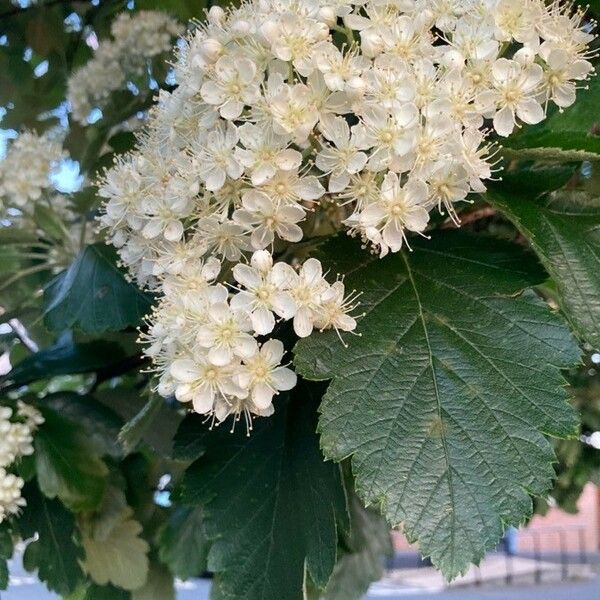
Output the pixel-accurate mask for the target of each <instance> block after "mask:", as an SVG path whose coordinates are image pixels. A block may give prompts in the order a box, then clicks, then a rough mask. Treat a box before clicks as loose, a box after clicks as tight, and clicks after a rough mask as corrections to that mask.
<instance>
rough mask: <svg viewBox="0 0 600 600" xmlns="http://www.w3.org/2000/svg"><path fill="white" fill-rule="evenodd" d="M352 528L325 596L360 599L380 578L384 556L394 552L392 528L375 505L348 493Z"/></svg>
mask: <svg viewBox="0 0 600 600" xmlns="http://www.w3.org/2000/svg"><path fill="white" fill-rule="evenodd" d="M348 496H349V497H348V505H349V508H350V531H349V532H348V533H346V534H343V548H344V550H343V552H341V553H340V557H339V558H338V562H337V563H336V565H335V568H334V570H333V574H332V575H331V579H330V580H329V582H328V584H327V587H326V588H325V591H324V593H323V595H322V598H323V600H360V598H362V597H363V596H364V594H366V592H367V589H368V588H369V585H370V584H371V583H372V582H373V581H378V580H379V579H381V577H382V575H383V572H384V568H385V559H386V558H387V557H389V556H391V554H392V541H391V539H390V528H389V526H388V524H387V523H386V521H385V519H384V518H383V517H382V516H381V515H380V514H379V513H378V512H376V511H374V510H373V509H369V508H365V507H364V506H363V504H362V502H361V500H360V499H359V498H358V496H357V495H356V494H355V493H354V492H353V491H350V492H349V494H348Z"/></svg>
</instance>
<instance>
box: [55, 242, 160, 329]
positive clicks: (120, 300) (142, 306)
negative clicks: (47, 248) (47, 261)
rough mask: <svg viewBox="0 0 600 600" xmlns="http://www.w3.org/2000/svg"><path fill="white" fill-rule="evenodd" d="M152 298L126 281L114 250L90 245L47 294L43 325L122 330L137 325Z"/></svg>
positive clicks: (148, 308)
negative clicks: (117, 264) (118, 266)
mask: <svg viewBox="0 0 600 600" xmlns="http://www.w3.org/2000/svg"><path fill="white" fill-rule="evenodd" d="M151 303H152V301H151V299H150V297H149V296H147V295H146V294H144V292H142V291H141V290H140V289H139V288H138V287H137V286H135V285H134V284H133V283H130V282H129V281H127V280H126V279H125V277H124V276H123V273H122V272H121V271H120V270H119V269H118V268H117V266H116V264H115V253H114V251H113V250H112V249H111V248H109V247H108V246H106V245H105V244H103V243H98V244H93V245H91V246H87V247H86V248H85V249H84V250H83V251H82V252H81V254H80V255H79V256H78V257H77V258H76V259H75V262H74V263H73V264H72V265H71V266H70V267H69V268H68V269H67V270H66V271H63V272H62V273H60V274H59V275H58V276H57V277H56V278H55V279H53V280H52V282H51V283H50V284H49V285H48V286H47V288H46V290H45V291H44V322H45V323H46V326H47V327H48V328H49V329H51V330H52V331H57V332H60V331H63V330H65V329H70V328H72V327H79V328H80V329H81V330H82V331H85V332H86V333H100V332H103V331H119V330H121V329H125V328H126V327H128V326H136V325H138V324H139V323H140V322H141V320H142V318H143V317H144V315H145V314H146V313H147V312H148V311H149V310H150V306H151Z"/></svg>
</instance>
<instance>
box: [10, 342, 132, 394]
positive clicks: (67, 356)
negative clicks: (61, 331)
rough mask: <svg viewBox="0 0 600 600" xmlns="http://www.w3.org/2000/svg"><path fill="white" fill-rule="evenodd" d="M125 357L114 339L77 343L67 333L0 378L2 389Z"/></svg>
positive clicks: (85, 370)
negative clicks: (110, 340) (112, 340)
mask: <svg viewBox="0 0 600 600" xmlns="http://www.w3.org/2000/svg"><path fill="white" fill-rule="evenodd" d="M124 358H125V354H124V352H123V349H122V348H121V346H120V345H119V344H116V343H114V342H108V341H104V340H98V341H95V342H86V343H83V344H76V343H74V342H73V341H72V339H71V338H70V337H69V336H66V337H63V338H61V339H60V340H59V341H58V342H57V343H56V344H55V345H54V346H51V347H50V348H46V349H45V350H40V351H39V352H36V353H35V354H32V355H31V356H28V357H27V358H25V359H23V360H22V361H20V362H18V363H17V364H16V365H15V366H14V367H13V368H12V370H11V371H9V372H8V373H7V374H6V375H5V376H4V377H0V388H2V387H16V386H21V385H25V384H27V383H31V382H32V381H37V380H38V379H47V378H49V377H54V376H55V375H74V374H76V373H89V372H93V371H98V370H100V369H102V368H105V367H110V366H114V365H116V364H118V363H120V362H121V361H123V359H124Z"/></svg>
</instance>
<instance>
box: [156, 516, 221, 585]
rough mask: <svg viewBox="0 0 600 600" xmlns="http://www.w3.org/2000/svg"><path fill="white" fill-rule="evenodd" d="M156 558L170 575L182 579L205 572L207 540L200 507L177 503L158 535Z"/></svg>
mask: <svg viewBox="0 0 600 600" xmlns="http://www.w3.org/2000/svg"><path fill="white" fill-rule="evenodd" d="M158 541H159V554H158V556H159V558H160V559H161V560H162V562H164V563H165V564H166V565H169V568H170V569H171V572H172V573H173V575H175V576H176V577H178V578H179V579H182V580H184V581H185V580H186V579H190V578H192V577H199V576H200V575H202V573H204V571H206V558H207V555H208V550H209V547H210V543H209V541H208V539H207V537H206V531H205V528H204V511H203V509H202V507H201V506H177V507H175V508H174V509H173V512H172V513H171V515H170V516H169V520H168V521H167V522H166V523H165V525H164V527H163V528H162V529H161V531H160V535H159V539H158Z"/></svg>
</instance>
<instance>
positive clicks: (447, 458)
mask: <svg viewBox="0 0 600 600" xmlns="http://www.w3.org/2000/svg"><path fill="white" fill-rule="evenodd" d="M402 260H403V261H404V264H405V266H406V273H407V275H408V279H409V281H410V284H411V286H412V288H413V292H414V294H415V300H416V301H417V306H418V310H419V319H420V320H421V324H422V326H423V334H424V335H425V343H426V345H427V352H428V355H429V364H430V368H431V378H432V381H433V387H434V392H435V401H436V408H437V413H438V418H439V420H440V425H441V426H440V439H441V440H442V448H443V451H444V460H445V463H446V469H445V471H446V477H447V479H448V492H449V494H450V502H451V504H452V516H451V527H450V542H451V545H450V547H451V551H450V560H451V563H452V564H454V535H455V530H456V528H455V527H454V524H455V518H456V514H455V509H454V507H455V502H456V500H455V497H454V485H453V482H452V470H451V467H450V453H449V450H448V440H447V439H446V434H445V431H444V426H443V423H444V421H443V419H442V402H441V398H440V391H439V388H438V382H437V376H436V372H435V366H434V364H433V352H432V349H431V342H430V340H429V331H428V329H427V323H426V322H425V315H424V313H423V306H422V303H421V296H420V295H419V290H418V289H417V285H416V282H415V279H414V277H413V272H412V269H411V267H410V263H409V262H408V260H407V259H406V254H405V253H404V252H403V253H402Z"/></svg>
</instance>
